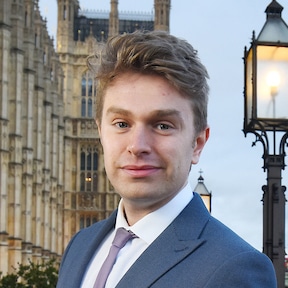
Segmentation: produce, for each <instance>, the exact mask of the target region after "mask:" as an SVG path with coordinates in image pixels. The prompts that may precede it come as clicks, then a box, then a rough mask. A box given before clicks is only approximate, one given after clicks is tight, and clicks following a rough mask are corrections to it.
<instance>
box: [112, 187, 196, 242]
mask: <svg viewBox="0 0 288 288" xmlns="http://www.w3.org/2000/svg"><path fill="white" fill-rule="evenodd" d="M192 198H193V192H192V189H191V186H190V184H189V182H188V183H187V184H186V185H185V186H184V187H183V188H182V189H181V190H180V191H179V193H177V194H176V195H175V196H174V198H172V199H171V200H170V201H169V202H168V203H167V204H165V205H164V206H162V207H160V208H159V209H157V210H155V211H153V212H151V213H149V214H147V215H146V216H145V217H143V218H142V219H140V220H139V221H138V222H136V223H135V224H134V225H132V226H129V225H128V223H127V221H126V219H125V216H124V213H123V200H122V199H121V200H120V202H119V206H118V213H117V218H116V226H115V229H117V228H119V227H124V228H126V229H127V230H131V231H132V232H133V233H135V234H136V235H137V236H138V237H139V238H141V239H142V240H144V241H145V242H146V243H147V244H148V245H150V244H151V243H152V242H153V241H154V240H155V239H156V238H157V237H158V236H159V235H160V234H161V233H162V232H163V231H164V230H165V229H166V228H167V227H168V226H169V225H170V224H171V223H172V221H173V220H174V219H175V218H176V217H177V216H178V215H179V214H180V212H181V211H182V210H183V209H184V208H185V206H186V205H187V204H188V203H189V202H190V201H191V200H192ZM152 223H153V224H152Z"/></svg>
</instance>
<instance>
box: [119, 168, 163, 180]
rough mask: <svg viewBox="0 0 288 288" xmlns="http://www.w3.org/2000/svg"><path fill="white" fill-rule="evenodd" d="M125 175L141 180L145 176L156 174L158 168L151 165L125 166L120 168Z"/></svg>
mask: <svg viewBox="0 0 288 288" xmlns="http://www.w3.org/2000/svg"><path fill="white" fill-rule="evenodd" d="M121 169H122V170H123V171H124V172H125V173H127V174H129V175H131V176H133V177H136V178H143V177H147V176H151V175H153V174H155V173H157V172H158V171H159V170H160V168H159V167H157V166H152V165H141V166H137V165H126V166H123V167H122V168H121Z"/></svg>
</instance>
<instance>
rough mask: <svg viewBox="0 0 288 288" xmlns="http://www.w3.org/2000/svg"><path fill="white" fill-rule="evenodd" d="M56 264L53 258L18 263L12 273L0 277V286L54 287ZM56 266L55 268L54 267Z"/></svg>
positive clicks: (56, 275) (15, 287)
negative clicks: (38, 261) (40, 261)
mask: <svg viewBox="0 0 288 288" xmlns="http://www.w3.org/2000/svg"><path fill="white" fill-rule="evenodd" d="M57 266H58V264H57V263H56V260H55V259H51V260H49V261H43V263H41V264H39V263H33V262H31V261H29V264H28V265H23V264H19V266H18V268H17V269H16V268H14V267H13V269H14V273H11V274H7V275H5V276H2V277H1V273H0V277H1V279H0V288H55V287H56V283H57V280H58V269H57V268H58V267H57ZM56 267H57V268H56Z"/></svg>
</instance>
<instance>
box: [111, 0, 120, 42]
mask: <svg viewBox="0 0 288 288" xmlns="http://www.w3.org/2000/svg"><path fill="white" fill-rule="evenodd" d="M110 4H111V8H110V17H109V37H111V36H114V35H117V34H119V17H118V0H111V2H110Z"/></svg>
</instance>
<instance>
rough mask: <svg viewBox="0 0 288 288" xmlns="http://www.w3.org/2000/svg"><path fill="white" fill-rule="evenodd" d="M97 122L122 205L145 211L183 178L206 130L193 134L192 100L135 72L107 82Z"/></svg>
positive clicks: (157, 204)
mask: <svg viewBox="0 0 288 288" xmlns="http://www.w3.org/2000/svg"><path fill="white" fill-rule="evenodd" d="M98 124H99V123H98ZM99 125H100V126H99ZM99 125H98V126H99V134H100V137H101V142H102V145H103V149H104V161H105V168H106V172H107V175H108V178H109V179H110V181H111V183H112V185H113V186H114V188H115V190H116V192H118V193H119V194H120V195H121V197H122V198H123V203H124V207H130V208H131V207H133V209H140V210H141V209H142V210H143V211H145V214H147V213H149V212H151V211H154V210H156V209H158V208H159V207H161V206H163V205H164V204H166V203H167V202H168V201H169V200H170V199H172V198H173V197H174V196H175V195H176V194H177V193H178V192H179V191H180V190H181V188H182V187H183V186H184V185H185V184H186V183H187V179H188V174H189V170H190V167H191V164H195V163H197V162H198V159H199V156H200V153H201V150H202V148H203V146H204V144H205V142H206V140H207V138H208V134H209V129H208V128H207V129H206V130H205V131H203V132H202V133H200V135H197V136H196V135H194V126H193V114H192V109H191V103H190V101H189V100H188V99H185V98H184V97H182V96H181V95H180V94H179V92H177V91H176V89H174V88H173V87H172V86H171V85H170V84H169V83H168V82H167V81H166V80H165V79H164V78H162V77H159V76H155V75H141V74H135V73H125V74H122V75H121V76H118V77H117V78H116V79H115V80H114V82H113V85H111V86H110V87H108V89H107V91H106V94H105V100H104V106H103V113H102V121H101V124H99Z"/></svg>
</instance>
